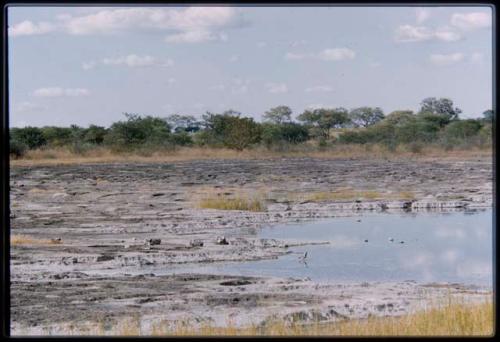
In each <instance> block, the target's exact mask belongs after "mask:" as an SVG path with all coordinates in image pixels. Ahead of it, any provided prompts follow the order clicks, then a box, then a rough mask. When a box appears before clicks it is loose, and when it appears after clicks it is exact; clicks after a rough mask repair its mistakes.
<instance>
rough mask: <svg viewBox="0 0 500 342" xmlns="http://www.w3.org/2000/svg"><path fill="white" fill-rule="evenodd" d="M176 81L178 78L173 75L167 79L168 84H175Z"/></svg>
mask: <svg viewBox="0 0 500 342" xmlns="http://www.w3.org/2000/svg"><path fill="white" fill-rule="evenodd" d="M175 82H177V80H176V79H175V78H173V77H170V78H169V79H168V80H167V83H168V85H172V84H174V83H175Z"/></svg>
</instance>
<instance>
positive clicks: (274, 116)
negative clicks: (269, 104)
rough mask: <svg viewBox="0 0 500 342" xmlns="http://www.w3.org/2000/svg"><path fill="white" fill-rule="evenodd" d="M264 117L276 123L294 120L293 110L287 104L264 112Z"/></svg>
mask: <svg viewBox="0 0 500 342" xmlns="http://www.w3.org/2000/svg"><path fill="white" fill-rule="evenodd" d="M263 119H264V120H265V121H269V122H272V123H275V124H281V123H283V122H289V121H291V120H292V110H291V109H290V107H287V106H278V107H274V108H271V109H269V110H268V111H267V112H265V113H264V115H263Z"/></svg>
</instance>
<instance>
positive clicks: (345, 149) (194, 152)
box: [11, 145, 492, 166]
mask: <svg viewBox="0 0 500 342" xmlns="http://www.w3.org/2000/svg"><path fill="white" fill-rule="evenodd" d="M489 156H492V150H491V149H489V148H484V149H467V150H451V151H446V150H444V149H442V148H436V147H424V148H423V149H422V151H421V152H419V153H413V152H411V151H408V149H407V148H405V147H404V146H403V147H399V148H397V149H396V150H394V151H390V150H388V149H387V148H386V147H384V146H381V145H366V146H363V145H336V146H333V147H330V148H327V149H325V150H318V149H317V148H313V147H307V146H299V147H293V148H291V149H290V150H288V151H283V152H278V151H270V150H267V149H265V148H255V149H248V150H244V151H240V152H238V151H235V150H230V149H224V148H217V149H215V148H201V147H184V148H178V149H175V150H161V151H154V152H150V153H144V152H140V151H138V152H126V153H125V152H121V153H118V152H114V151H112V150H111V149H109V148H105V147H99V148H94V149H92V150H89V151H85V152H84V153H80V154H77V153H73V152H71V150H69V149H67V148H52V149H39V150H30V151H28V152H27V153H26V155H25V156H24V157H23V158H21V159H15V160H11V164H12V166H31V165H57V164H81V163H120V162H127V163H131V162H150V163H162V162H174V161H185V160H202V159H272V158H284V157H290V158H292V157H294V158H300V157H313V158H325V159H343V158H371V159H377V158H378V159H399V158H419V159H421V158H424V159H425V158H431V159H433V158H440V159H442V158H446V159H464V158H477V157H489Z"/></svg>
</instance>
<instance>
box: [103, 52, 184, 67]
mask: <svg viewBox="0 0 500 342" xmlns="http://www.w3.org/2000/svg"><path fill="white" fill-rule="evenodd" d="M102 64H104V65H125V66H128V67H132V68H133V67H146V66H155V65H156V66H165V67H169V66H172V65H173V64H174V61H173V60H171V59H165V60H159V59H157V58H155V57H152V56H148V55H145V56H137V55H134V54H132V55H128V56H123V57H117V58H104V59H103V60H102Z"/></svg>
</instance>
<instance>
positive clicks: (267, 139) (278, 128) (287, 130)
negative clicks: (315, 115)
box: [262, 123, 309, 148]
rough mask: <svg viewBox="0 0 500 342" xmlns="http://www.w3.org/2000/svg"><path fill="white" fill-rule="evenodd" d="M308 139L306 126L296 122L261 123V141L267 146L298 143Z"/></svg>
mask: <svg viewBox="0 0 500 342" xmlns="http://www.w3.org/2000/svg"><path fill="white" fill-rule="evenodd" d="M307 139H309V132H308V130H307V128H306V127H304V126H302V125H299V124H297V123H285V124H263V125H262V142H263V143H264V144H265V145H266V146H267V147H268V148H270V147H272V146H275V145H279V146H281V147H282V146H283V145H285V144H298V143H301V142H304V141H307Z"/></svg>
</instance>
